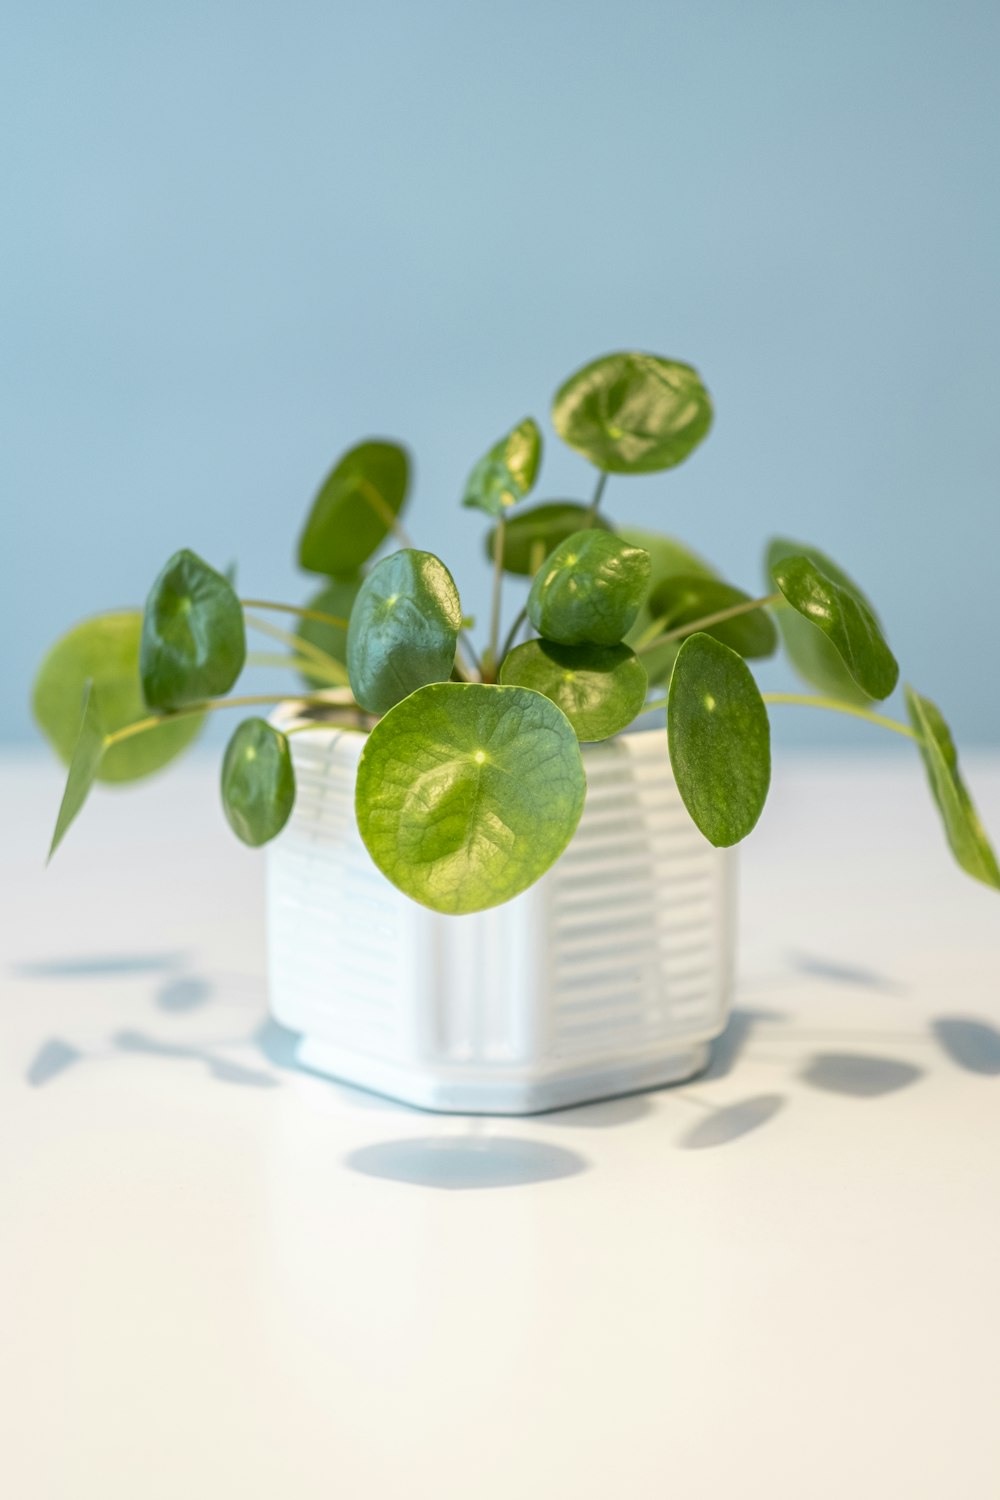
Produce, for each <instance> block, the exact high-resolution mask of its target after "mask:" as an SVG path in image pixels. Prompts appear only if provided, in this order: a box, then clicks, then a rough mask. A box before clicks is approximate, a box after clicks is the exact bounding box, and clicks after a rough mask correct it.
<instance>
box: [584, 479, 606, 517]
mask: <svg viewBox="0 0 1000 1500" xmlns="http://www.w3.org/2000/svg"><path fill="white" fill-rule="evenodd" d="M607 482H608V476H607V474H606V473H604V472H603V471H602V472H601V474H600V475H599V476H598V480H597V485H596V487H595V489H594V498H593V499H592V500H591V502H590V508H589V509H588V511H587V518H588V519H587V525H588V526H593V524H594V522H595V521H596V520H597V512H598V511H599V510H600V508H601V496H602V495H603V494H604V486H605V485H606V484H607Z"/></svg>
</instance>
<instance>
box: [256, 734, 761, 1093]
mask: <svg viewBox="0 0 1000 1500" xmlns="http://www.w3.org/2000/svg"><path fill="white" fill-rule="evenodd" d="M276 722H277V723H279V724H280V725H281V726H282V727H286V728H287V727H288V725H289V723H290V722H291V721H290V717H289V716H288V715H287V714H286V715H284V716H279V717H277V718H276ZM289 743H290V745H291V746H292V752H293V757H294V763H295V774H296V778H297V782H298V796H297V798H296V803H295V811H294V813H293V814H292V817H291V819H290V820H289V823H288V825H287V827H286V828H285V830H284V832H283V833H282V834H281V836H280V837H279V838H278V839H276V840H275V842H274V843H273V844H271V845H270V847H269V849H268V855H267V863H268V897H267V912H268V916H267V920H268V953H269V982H270V1003H271V1010H272V1012H273V1014H274V1016H275V1018H276V1019H277V1020H278V1021H280V1022H281V1024H282V1025H284V1026H287V1027H290V1028H291V1029H292V1030H293V1031H297V1032H300V1033H301V1036H302V1040H301V1042H300V1043H299V1049H298V1056H299V1060H300V1062H301V1063H302V1064H303V1066H304V1067H307V1068H310V1069H313V1070H315V1071H318V1072H321V1073H326V1074H330V1075H332V1076H333V1077H335V1078H339V1079H343V1080H345V1081H347V1082H349V1083H353V1084H358V1085H360V1086H361V1087H363V1088H367V1089H373V1090H375V1091H377V1092H378V1093H381V1094H389V1095H392V1096H393V1097H394V1098H396V1099H401V1100H403V1101H405V1102H406V1103H408V1104H416V1105H420V1106H422V1107H423V1108H425V1109H434V1110H448V1111H456V1112H459V1113H463V1114H530V1113H533V1112H535V1111H537V1110H545V1109H554V1108H558V1107H559V1106H562V1105H568V1104H578V1103H581V1102H583V1101H585V1100H593V1099H599V1098H604V1097H607V1096H608V1095H612V1094H620V1093H626V1092H628V1091H630V1090H634V1089H643V1088H649V1087H652V1086H654V1085H657V1084H664V1083H673V1082H677V1081H679V1080H681V1079H684V1078H689V1077H691V1076H692V1074H694V1073H697V1072H699V1071H700V1070H701V1069H702V1068H703V1067H704V1066H705V1065H706V1063H707V1061H708V1056H709V1043H710V1041H711V1039H712V1038H713V1037H715V1036H717V1035H718V1034H719V1032H721V1031H722V1029H723V1027H724V1025H725V1023H726V1019H727V1013H728V1007H729V997H730V989H731V980H732V968H733V957H734V949H735V858H734V855H733V853H732V852H731V851H723V850H718V849H713V848H712V847H711V845H710V844H708V843H707V842H706V841H705V840H704V839H703V838H702V836H701V834H700V833H698V831H697V829H696V828H695V827H694V824H693V823H692V822H691V820H690V818H689V817H688V815H687V812H686V810H685V808H684V805H683V803H682V802H681V800H680V797H679V795H678V792H677V788H676V785H675V783H674V780H673V776H672V774H671V771H670V763H669V760H668V758H667V746H666V734H665V732H664V731H663V730H646V731H637V732H635V733H631V734H625V735H622V736H619V737H618V738H617V739H614V740H610V741H606V742H605V743H603V744H599V745H588V746H586V747H584V750H583V759H584V765H585V767H586V772H587V801H586V805H585V808H584V812H583V816H582V818H581V820H580V825H579V827H578V829H577V831H576V834H575V835H574V837H573V840H572V842H571V843H570V845H569V848H568V849H567V850H566V852H565V853H564V854H563V856H562V857H561V859H559V860H558V861H557V863H556V864H555V865H554V866H553V867H552V869H551V870H550V871H549V872H548V873H547V874H546V875H544V876H543V877H542V879H541V880H540V881H538V883H537V884H536V885H534V886H532V887H531V889H530V890H527V891H525V892H523V893H522V894H521V895H520V896H518V897H516V898H515V899H514V900H513V901H510V902H508V903H507V904H506V905H505V906H498V907H494V908H493V909H492V910H490V911H485V912H477V913H475V914H474V915H471V916H464V917H448V916H441V915H440V914H439V913H437V912H433V911H428V910H427V909H426V908H425V907H422V906H418V905H417V904H416V903H415V902H413V901H410V900H409V899H408V898H407V897H406V896H403V895H402V894H401V893H400V892H399V891H397V890H396V888H395V887H394V886H392V885H390V883H389V882H388V881H387V880H386V879H385V877H384V876H383V875H382V874H381V873H380V872H379V871H378V870H377V869H376V867H375V866H374V864H373V863H372V861H371V859H370V857H369V855H368V852H367V850H366V849H365V847H364V845H363V844H362V842H361V838H360V836H359V834H358V831H357V826H356V824H355V819H354V782H355V774H356V769H357V763H358V758H359V756H360V754H361V752H362V750H363V748H364V743H365V741H364V737H363V736H362V735H360V734H355V733H347V732H343V731H340V730H337V729H333V728H323V729H314V730H311V731H310V732H309V733H307V734H298V735H293V736H292V737H291V739H290V741H289Z"/></svg>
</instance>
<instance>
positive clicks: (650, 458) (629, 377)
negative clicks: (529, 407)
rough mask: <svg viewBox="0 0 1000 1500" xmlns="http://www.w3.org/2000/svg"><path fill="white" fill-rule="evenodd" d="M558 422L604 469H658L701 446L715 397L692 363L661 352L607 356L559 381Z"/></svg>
mask: <svg viewBox="0 0 1000 1500" xmlns="http://www.w3.org/2000/svg"><path fill="white" fill-rule="evenodd" d="M552 421H553V424H554V426H555V429H556V431H557V432H558V434H559V436H560V437H561V438H562V439H563V440H564V441H565V442H567V443H568V444H569V445H570V447H571V448H575V449H576V450H577V452H578V453H582V454H583V455H584V457H585V458H589V459H590V462H591V463H592V464H596V465H597V467H598V468H599V469H603V470H605V471H606V472H607V473H610V474H651V473H654V472H655V471H656V470H658V469H671V468H673V467H674V465H675V464H679V463H681V462H682V461H683V460H684V459H685V458H687V456H688V454H689V453H691V452H692V451H693V450H694V449H695V448H696V447H697V446H698V444H699V443H700V442H701V441H702V439H703V438H704V437H705V436H706V435H707V433H708V430H709V428H710V427H711V425H712V402H711V399H710V397H709V394H708V392H707V391H706V389H705V387H704V386H703V385H702V383H701V377H700V376H699V374H698V372H697V370H694V369H692V367H691V366H690V365H685V364H681V363H679V362H678V361H677V360H670V359H661V358H659V356H657V355H655V354H638V353H622V354H608V355H605V356H604V358H603V359H595V360H594V361H593V362H592V363H591V364H588V365H584V366H583V368H582V369H580V370H577V371H576V373H575V374H574V375H571V376H570V378H569V379H568V380H567V381H566V382H565V384H564V385H562V386H561V387H560V389H559V390H558V391H557V393H556V397H555V401H554V402H553V405H552Z"/></svg>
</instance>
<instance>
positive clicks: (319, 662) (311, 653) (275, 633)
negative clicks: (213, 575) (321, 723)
mask: <svg viewBox="0 0 1000 1500" xmlns="http://www.w3.org/2000/svg"><path fill="white" fill-rule="evenodd" d="M245 619H246V622H247V624H248V625H249V626H251V627H252V628H253V629H254V630H259V631H260V632H261V634H262V635H269V636H270V637H271V639H272V640H274V641H280V642H281V644H282V645H283V646H288V647H289V648H290V649H291V650H292V651H294V652H297V653H298V655H299V656H306V657H308V658H309V659H310V660H311V661H313V662H314V663H315V664H316V666H317V668H318V669H320V670H321V671H323V672H324V673H325V674H326V675H327V676H328V677H330V679H331V681H333V682H334V683H335V684H336V685H337V687H346V686H347V680H348V679H347V672H346V670H345V668H344V664H343V662H339V661H338V660H337V658H336V657H335V656H331V655H330V653H329V651H324V650H323V648H322V646H316V645H314V644H313V642H312V641H307V640H306V639H305V637H304V636H301V635H293V634H292V632H291V631H288V630H281V629H279V627H278V626H277V625H272V624H271V622H270V621H269V620H258V619H257V618H256V617H255V616H254V615H247V614H245Z"/></svg>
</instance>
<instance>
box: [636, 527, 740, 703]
mask: <svg viewBox="0 0 1000 1500" xmlns="http://www.w3.org/2000/svg"><path fill="white" fill-rule="evenodd" d="M615 531H616V533H617V534H618V536H620V537H621V538H622V540H623V541H625V542H630V543H631V544H632V546H633V547H643V548H644V549H645V550H646V551H647V552H648V553H649V558H650V563H651V565H652V573H651V576H650V587H649V594H648V595H647V596H646V599H645V601H644V603H643V605H642V608H641V609H640V610H639V613H638V614H637V615H636V617H635V624H634V625H633V626H632V628H631V630H630V631H629V633H628V635H627V636H626V637H625V644H626V645H627V646H632V647H635V646H636V645H638V643H639V642H640V641H641V640H643V639H648V632H649V630H650V627H651V626H652V625H653V623H654V621H653V615H652V611H651V610H650V607H649V601H650V598H651V597H652V595H653V592H654V590H655V589H656V588H658V586H659V585H660V584H661V583H663V581H664V580H665V579H667V578H674V577H676V576H677V574H679V573H686V574H688V575H689V576H690V575H694V576H695V577H697V578H716V577H717V576H718V575H717V573H716V572H715V569H714V568H712V567H711V566H710V565H709V564H708V563H707V562H705V561H704V560H703V559H702V558H700V557H698V556H697V554H696V553H694V552H692V551H690V549H689V548H687V547H685V546H684V544H683V542H679V541H677V539H676V537H672V536H661V535H660V534H659V533H658V532H655V531H639V530H637V529H636V527H634V526H616V527H615ZM679 650H680V642H679V641H668V642H667V644H666V645H664V646H657V648H656V650H655V651H647V652H644V653H643V658H642V664H643V666H644V667H645V668H646V675H647V676H648V678H649V685H650V687H658V686H661V685H663V684H665V683H668V682H669V681H670V674H671V672H672V671H673V668H674V662H675V661H676V660H677V652H678V651H679Z"/></svg>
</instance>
